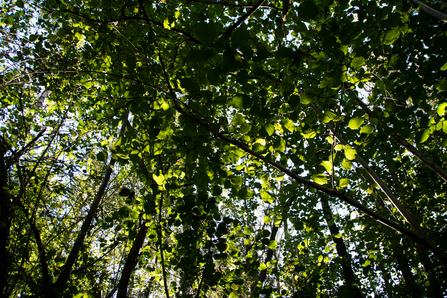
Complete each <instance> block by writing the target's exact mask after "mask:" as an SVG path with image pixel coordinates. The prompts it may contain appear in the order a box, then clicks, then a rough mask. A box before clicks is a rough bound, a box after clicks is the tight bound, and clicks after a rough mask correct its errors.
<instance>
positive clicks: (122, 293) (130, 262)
mask: <svg viewBox="0 0 447 298" xmlns="http://www.w3.org/2000/svg"><path fill="white" fill-rule="evenodd" d="M147 229H148V227H147V226H146V221H144V222H143V224H142V225H141V227H140V230H139V231H138V235H137V237H136V238H135V240H134V242H133V245H132V248H131V249H130V252H129V254H128V255H127V260H126V263H125V264H124V268H123V272H122V273H121V279H120V282H119V285H118V294H117V296H116V297H117V298H126V297H127V287H128V285H129V280H130V275H131V274H132V271H133V269H134V268H135V266H136V265H137V262H138V256H139V253H140V249H141V247H142V246H143V243H144V239H145V238H146V233H147Z"/></svg>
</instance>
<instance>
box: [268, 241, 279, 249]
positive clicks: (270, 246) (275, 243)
mask: <svg viewBox="0 0 447 298" xmlns="http://www.w3.org/2000/svg"><path fill="white" fill-rule="evenodd" d="M276 247H278V243H277V242H276V241H275V240H270V242H269V248H270V249H276Z"/></svg>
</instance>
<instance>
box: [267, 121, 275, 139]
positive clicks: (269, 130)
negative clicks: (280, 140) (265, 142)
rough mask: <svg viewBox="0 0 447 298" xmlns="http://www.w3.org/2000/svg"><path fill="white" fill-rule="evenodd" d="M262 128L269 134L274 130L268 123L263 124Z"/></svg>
mask: <svg viewBox="0 0 447 298" xmlns="http://www.w3.org/2000/svg"><path fill="white" fill-rule="evenodd" d="M264 129H265V131H266V132H267V134H268V135H269V136H271V135H272V134H273V133H274V132H275V127H274V126H273V125H272V124H270V123H266V124H265V125H264Z"/></svg>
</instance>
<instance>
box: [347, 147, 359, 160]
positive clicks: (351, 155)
mask: <svg viewBox="0 0 447 298" xmlns="http://www.w3.org/2000/svg"><path fill="white" fill-rule="evenodd" d="M356 155H357V151H356V150H355V149H354V148H351V147H348V146H346V148H345V156H346V158H347V159H348V160H354V159H355V156H356Z"/></svg>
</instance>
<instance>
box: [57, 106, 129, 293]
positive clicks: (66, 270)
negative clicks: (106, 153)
mask: <svg viewBox="0 0 447 298" xmlns="http://www.w3.org/2000/svg"><path fill="white" fill-rule="evenodd" d="M127 117H128V112H127V113H126V115H125V117H124V118H123V124H122V126H121V131H120V134H119V135H120V136H123V135H124V132H125V129H126V126H127V123H128V122H127ZM114 165H115V159H114V158H113V157H112V158H111V160H110V163H109V165H108V167H107V170H106V173H105V175H104V178H103V180H102V182H101V185H100V186H99V189H98V192H97V193H96V196H95V199H94V200H93V203H92V205H91V206H90V209H89V212H88V214H87V216H86V217H85V219H84V222H83V223H82V226H81V230H80V231H79V233H78V236H77V238H76V241H75V243H74V244H73V247H72V249H71V251H70V254H69V255H68V257H67V260H66V261H65V265H64V267H63V268H62V272H61V273H60V274H59V278H58V280H57V281H56V282H55V283H54V284H53V285H52V288H53V289H54V290H55V292H56V293H57V291H58V290H61V289H63V287H64V285H65V282H66V281H67V280H68V278H69V276H70V273H71V269H72V267H73V265H74V263H75V261H76V259H77V257H78V254H79V251H80V249H81V247H82V244H83V243H84V239H85V237H87V233H88V230H89V229H90V225H91V223H92V221H93V218H94V217H95V215H96V211H97V210H98V207H99V203H100V202H101V199H102V197H103V195H104V193H105V190H106V187H107V185H108V184H109V180H110V176H111V175H112V172H113V166H114Z"/></svg>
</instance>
